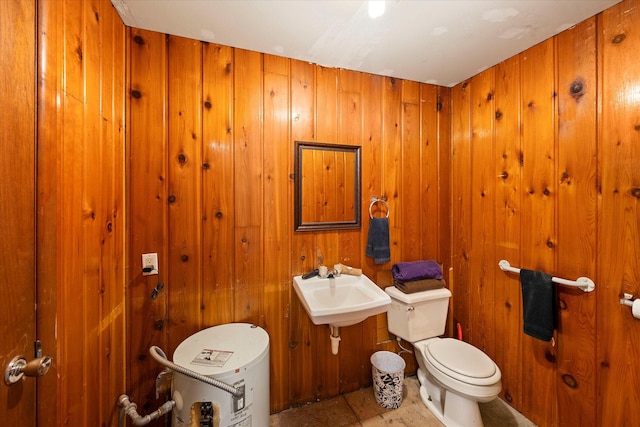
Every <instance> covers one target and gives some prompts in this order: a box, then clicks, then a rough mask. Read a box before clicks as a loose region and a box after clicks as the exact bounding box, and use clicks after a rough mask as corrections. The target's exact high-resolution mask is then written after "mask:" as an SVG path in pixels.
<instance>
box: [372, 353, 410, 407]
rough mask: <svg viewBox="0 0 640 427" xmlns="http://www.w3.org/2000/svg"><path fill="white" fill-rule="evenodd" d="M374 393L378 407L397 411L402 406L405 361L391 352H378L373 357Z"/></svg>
mask: <svg viewBox="0 0 640 427" xmlns="http://www.w3.org/2000/svg"><path fill="white" fill-rule="evenodd" d="M371 365H372V368H371V372H372V374H373V393H374V394H375V396H376V402H378V405H380V406H382V407H383V408H386V409H397V408H399V407H400V405H401V404H402V385H403V383H404V368H405V366H406V363H405V362H404V359H403V358H402V357H400V356H398V355H397V354H395V353H392V352H390V351H376V352H375V353H373V355H371Z"/></svg>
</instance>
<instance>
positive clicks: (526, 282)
mask: <svg viewBox="0 0 640 427" xmlns="http://www.w3.org/2000/svg"><path fill="white" fill-rule="evenodd" d="M551 279H552V276H550V275H548V274H546V273H543V272H540V271H532V270H525V269H520V285H521V287H522V312H523V317H524V333H525V334H527V335H530V336H532V337H534V338H537V339H539V340H542V341H549V340H551V338H553V330H554V329H555V328H556V298H555V286H554V284H553V282H552V281H551Z"/></svg>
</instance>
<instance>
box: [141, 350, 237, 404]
mask: <svg viewBox="0 0 640 427" xmlns="http://www.w3.org/2000/svg"><path fill="white" fill-rule="evenodd" d="M149 353H150V354H151V357H153V358H154V359H155V360H156V361H157V362H158V363H160V364H161V365H164V366H165V367H167V368H169V369H171V370H173V371H176V372H180V373H181V374H183V375H186V376H188V377H191V378H193V379H196V380H198V381H201V382H203V383H205V384H209V385H212V386H214V387H217V388H219V389H221V390H224V391H226V392H227V393H230V394H232V395H233V396H235V397H242V396H243V394H244V393H243V391H242V390H241V389H239V388H237V387H234V386H232V385H230V384H227V383H225V382H222V381H220V380H217V379H215V378H211V377H207V376H205V375H201V374H199V373H197V372H194V371H191V370H189V369H187V368H184V367H182V366H180V365H176V364H175V363H173V362H171V361H170V360H168V359H167V355H166V354H164V352H163V351H162V349H161V348H160V347H158V346H155V345H154V346H151V348H149Z"/></svg>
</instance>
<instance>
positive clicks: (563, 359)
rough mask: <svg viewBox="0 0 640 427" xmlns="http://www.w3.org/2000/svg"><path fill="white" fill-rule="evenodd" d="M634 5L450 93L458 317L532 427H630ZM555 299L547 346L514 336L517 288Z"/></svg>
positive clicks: (636, 365)
mask: <svg viewBox="0 0 640 427" xmlns="http://www.w3.org/2000/svg"><path fill="white" fill-rule="evenodd" d="M639 6H640V4H639V3H638V2H637V1H625V2H622V3H620V4H619V5H617V6H615V7H613V8H611V9H608V10H606V11H605V12H603V13H602V14H600V15H598V16H597V17H594V18H592V19H589V20H587V21H585V22H583V23H581V24H579V25H578V26H576V27H574V28H572V29H569V30H567V31H565V32H563V33H561V34H560V35H558V36H556V37H554V38H552V39H549V40H546V41H544V42H542V43H540V44H539V45H536V46H534V47H532V48H531V49H528V50H527V51H525V52H523V53H521V54H519V55H516V56H514V57H512V58H509V59H508V60H506V61H504V62H502V63H500V64H498V65H496V66H495V67H493V68H490V69H488V70H486V71H484V72H483V73H481V74H479V75H477V76H475V77H473V78H471V79H469V80H468V81H465V82H463V83H460V84H458V85H457V86H455V87H454V88H453V92H452V148H453V151H452V152H453V157H452V176H453V178H452V215H453V217H452V218H453V219H452V224H453V227H452V233H453V239H452V265H453V269H454V277H455V280H454V282H455V284H456V288H455V291H454V320H455V321H456V322H460V323H461V324H462V326H463V331H464V337H465V340H467V341H469V342H471V343H473V344H474V345H476V346H478V347H480V348H482V349H483V350H484V351H485V352H487V353H488V354H489V355H490V356H491V357H492V358H493V359H494V360H495V361H496V362H497V364H498V365H499V366H500V367H501V369H502V372H503V392H502V397H503V398H504V399H505V400H507V401H509V402H510V403H511V404H512V405H513V406H514V407H516V408H517V409H519V410H521V411H522V412H523V413H524V414H525V415H526V416H527V417H529V418H530V419H531V420H533V421H534V422H535V423H537V424H538V425H541V426H569V425H575V426H577V425H580V426H604V425H619V426H623V425H624V426H634V425H635V426H637V425H640V424H639V423H638V421H637V417H635V414H633V412H632V411H628V410H627V409H628V408H637V407H640V390H639V389H638V385H637V381H636V380H635V378H637V374H638V371H639V370H640V362H639V359H638V357H637V355H638V349H639V348H640V321H638V320H635V319H633V318H632V316H631V313H630V310H629V308H628V307H623V306H621V305H620V304H619V298H620V297H621V296H622V294H623V293H624V292H628V293H632V294H634V295H638V294H640V264H638V256H637V254H638V252H639V251H640V222H639V221H638V218H640V211H639V208H640V205H639V204H638V197H639V194H640V154H638V146H639V143H640V132H639V130H640V121H639V120H640V119H639V117H640V116H638V106H639V105H640V90H639V87H640V86H639V85H640V68H639V67H638V59H637V54H636V53H637V52H639V51H640V31H638V28H640V7H639ZM500 259H506V260H508V261H509V262H511V264H512V265H513V266H516V267H522V268H528V269H538V270H543V271H546V272H548V273H550V274H553V275H557V276H560V277H565V278H569V279H575V278H577V277H579V276H588V277H590V278H592V279H593V280H594V281H595V283H596V290H595V291H594V292H592V293H588V294H587V293H583V292H582V291H580V290H572V289H571V288H567V287H562V286H560V287H558V301H557V308H558V313H559V326H558V330H557V334H556V336H555V340H554V344H552V343H545V342H542V341H539V340H536V339H533V338H531V337H529V336H526V335H524V334H523V333H522V332H521V331H522V320H521V318H522V313H521V304H522V303H521V297H520V285H519V281H518V276H517V275H514V274H510V273H504V272H502V271H501V270H500V269H499V268H498V261H499V260H500Z"/></svg>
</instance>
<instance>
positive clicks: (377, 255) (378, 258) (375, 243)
mask: <svg viewBox="0 0 640 427" xmlns="http://www.w3.org/2000/svg"><path fill="white" fill-rule="evenodd" d="M366 254H367V256H368V257H372V258H373V262H374V263H375V264H384V263H385V262H389V261H391V250H390V249H389V220H388V219H387V218H377V217H374V218H371V221H370V222H369V235H368V240H367V250H366Z"/></svg>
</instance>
